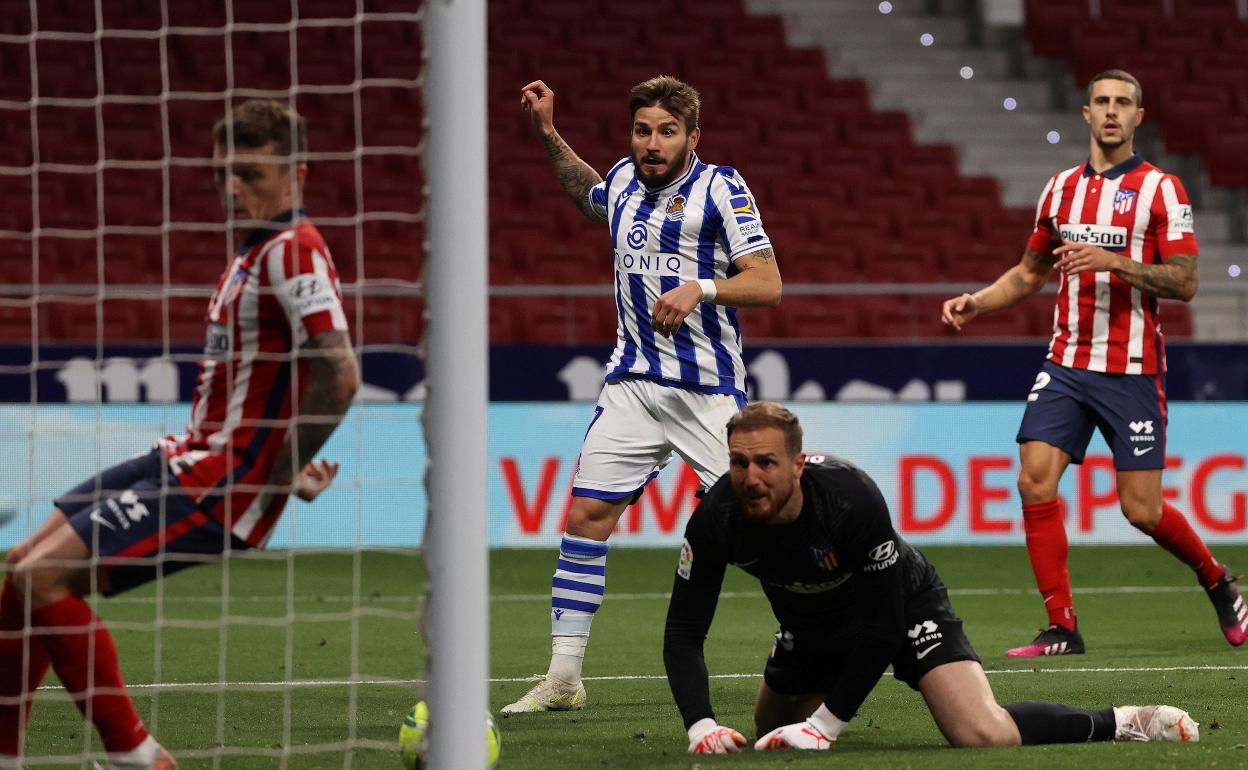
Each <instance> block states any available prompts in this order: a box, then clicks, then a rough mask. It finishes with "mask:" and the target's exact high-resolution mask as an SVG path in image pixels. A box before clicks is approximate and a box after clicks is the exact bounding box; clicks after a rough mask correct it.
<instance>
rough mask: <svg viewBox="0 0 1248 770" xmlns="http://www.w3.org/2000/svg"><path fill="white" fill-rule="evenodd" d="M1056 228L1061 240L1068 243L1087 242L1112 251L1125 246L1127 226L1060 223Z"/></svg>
mask: <svg viewBox="0 0 1248 770" xmlns="http://www.w3.org/2000/svg"><path fill="white" fill-rule="evenodd" d="M1057 230H1058V234H1060V235H1061V236H1062V240H1063V241H1067V242H1070V243H1087V244H1090V245H1092V246H1100V247H1101V248H1102V249H1113V250H1114V251H1122V250H1123V249H1125V248H1127V228H1125V227H1120V226H1118V225H1061V226H1060V227H1058V229H1057Z"/></svg>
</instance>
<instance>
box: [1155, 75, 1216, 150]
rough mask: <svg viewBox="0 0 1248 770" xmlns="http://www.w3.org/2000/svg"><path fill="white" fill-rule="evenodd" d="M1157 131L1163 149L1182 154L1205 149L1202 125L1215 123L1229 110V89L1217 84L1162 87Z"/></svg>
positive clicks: (1204, 126)
mask: <svg viewBox="0 0 1248 770" xmlns="http://www.w3.org/2000/svg"><path fill="white" fill-rule="evenodd" d="M1159 101H1160V102H1161V103H1162V105H1163V110H1164V112H1163V117H1162V121H1161V131H1162V134H1163V135H1164V136H1165V139H1166V149H1167V150H1169V151H1170V152H1177V153H1183V154H1186V155H1199V154H1201V153H1203V152H1204V150H1205V128H1206V126H1208V125H1211V124H1214V123H1217V122H1218V121H1219V120H1220V119H1222V118H1223V117H1225V116H1226V115H1227V113H1229V112H1230V111H1231V109H1232V105H1231V91H1230V89H1229V88H1228V87H1227V86H1223V85H1217V84H1212V83H1211V84H1208V85H1205V84H1195V83H1189V84H1183V85H1175V86H1172V87H1170V88H1167V89H1163V90H1162V92H1161V94H1160V97H1159Z"/></svg>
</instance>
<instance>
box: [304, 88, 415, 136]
mask: <svg viewBox="0 0 1248 770" xmlns="http://www.w3.org/2000/svg"><path fill="white" fill-rule="evenodd" d="M424 114H425V111H424V105H423V103H422V101H421V94H420V91H419V90H417V89H414V88H365V89H362V90H361V91H360V120H361V123H362V124H363V131H364V137H363V140H364V141H363V144H364V145H365V146H368V147H409V146H411V145H413V144H414V143H415V141H416V138H417V137H419V136H421V135H422V133H423V131H424V129H423V128H422V126H421V123H422V121H423V120H424ZM351 115H352V113H351V112H347V118H348V119H349V118H350V117H351ZM309 130H311V124H310V123H309ZM352 133H354V132H352ZM310 144H311V139H310V138H309V145H310Z"/></svg>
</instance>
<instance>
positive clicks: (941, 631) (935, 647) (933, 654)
mask: <svg viewBox="0 0 1248 770" xmlns="http://www.w3.org/2000/svg"><path fill="white" fill-rule="evenodd" d="M905 618H906V631H905V637H904V638H903V640H902V644H901V647H900V648H899V649H898V650H897V655H896V656H895V657H894V658H893V675H894V676H895V677H896V678H898V679H900V680H901V681H903V682H905V683H906V684H908V685H910V687H911V688H913V689H915V690H917V689H919V680H920V679H922V678H923V677H924V676H925V675H926V674H927V672H929V671H931V670H932V669H934V668H936V667H937V666H940V665H943V664H945V663H954V662H956V661H960V660H973V661H975V662H977V663H978V662H979V656H978V655H976V654H975V650H974V648H972V647H971V642H970V640H968V639H967V638H966V634H965V633H963V631H962V620H961V619H960V618H959V617H958V616H957V615H955V614H954V612H953V607H952V606H950V604H949V593H948V591H946V590H945V585H944V583H942V582H941V581H940V579H939V578H937V579H936V582H935V584H934V585H933V586H932V587H931V588H929V589H928V590H926V591H924V592H922V593H920V594H916V595H914V596H911V597H910V598H909V599H908V600H907V601H906V611H905ZM855 643H856V640H855V638H854V637H852V636H850V637H846V636H845V635H833V634H820V633H818V632H812V633H802V634H797V633H794V632H791V631H789V630H787V629H785V628H783V627H782V628H781V629H780V630H779V631H778V632H777V633H776V640H775V644H774V645H772V648H771V654H770V655H769V656H768V657H767V665H766V667H765V668H764V669H763V680H764V681H766V682H767V686H768V687H770V688H771V689H772V690H774V691H775V692H777V693H779V694H781V695H811V694H816V693H826V692H829V691H830V690H831V689H832V687H833V685H834V684H835V683H836V681H837V679H838V678H839V677H840V675H841V670H842V668H843V667H844V664H845V661H846V660H847V658H848V656H849V653H850V651H851V650H852V649H853V645H854V644H855Z"/></svg>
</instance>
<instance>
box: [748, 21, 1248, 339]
mask: <svg viewBox="0 0 1248 770" xmlns="http://www.w3.org/2000/svg"><path fill="white" fill-rule="evenodd" d="M748 5H749V7H750V8H751V10H752V11H754V12H760V13H761V12H767V13H779V14H781V16H782V17H783V18H784V20H785V24H786V29H788V30H789V40H790V42H791V43H792V44H794V45H817V46H819V47H820V49H821V50H822V51H823V52H824V54H825V56H826V57H827V60H828V63H829V66H830V68H831V70H832V71H834V72H843V73H849V74H853V75H857V76H860V77H862V78H864V79H865V80H866V81H867V82H868V83H869V84H870V86H871V92H872V96H873V99H874V102H875V104H877V105H878V106H879V107H881V108H886V109H904V110H906V111H907V112H908V114H909V115H910V117H911V119H912V121H913V123H914V126H915V136H916V139H917V140H919V141H923V142H948V143H950V144H952V145H953V146H954V147H955V148H956V149H957V151H958V156H959V161H960V163H959V169H960V171H961V172H962V173H965V174H992V175H995V176H996V177H997V178H998V179H999V180H1000V181H1001V184H1002V189H1003V197H1004V200H1005V201H1006V203H1008V204H1010V205H1016V206H1034V205H1035V200H1036V198H1037V197H1038V194H1039V191H1040V189H1041V187H1042V185H1043V183H1044V181H1045V180H1047V179H1048V177H1049V176H1051V175H1052V174H1053V173H1054V171H1056V170H1058V169H1061V168H1066V167H1069V166H1070V165H1073V164H1074V163H1076V162H1078V161H1079V160H1081V159H1082V158H1083V157H1085V156H1086V152H1087V150H1086V142H1087V139H1086V137H1087V126H1086V124H1084V123H1083V121H1082V119H1081V117H1080V116H1079V113H1078V106H1079V105H1080V104H1082V103H1083V98H1084V97H1083V94H1084V90H1083V89H1084V88H1085V87H1086V84H1087V82H1088V80H1089V79H1090V78H1091V77H1092V76H1093V75H1095V74H1096V73H1097V72H1100V71H1102V70H1104V69H1109V68H1111V67H1115V66H1119V67H1123V68H1126V69H1128V70H1131V71H1132V72H1134V73H1135V74H1137V75H1138V76H1139V77H1140V78H1141V80H1142V81H1143V83H1144V86H1145V97H1146V98H1145V106H1146V109H1147V114H1148V120H1147V121H1146V122H1145V124H1144V126H1143V127H1142V128H1141V130H1140V133H1139V143H1140V145H1141V147H1142V150H1143V152H1144V154H1145V155H1146V157H1148V158H1150V159H1151V160H1153V161H1154V162H1156V163H1158V164H1159V165H1160V166H1162V167H1163V168H1166V169H1167V170H1170V171H1174V172H1175V173H1178V174H1179V175H1180V176H1181V178H1182V179H1183V180H1184V182H1185V183H1186V185H1187V187H1188V190H1189V193H1190V194H1191V195H1192V198H1193V200H1194V202H1195V203H1196V204H1197V222H1198V227H1199V233H1200V238H1201V252H1202V274H1203V276H1204V277H1205V279H1206V280H1209V279H1213V280H1217V279H1219V278H1225V277H1226V276H1227V269H1228V268H1229V267H1230V265H1231V264H1239V265H1241V266H1242V265H1243V263H1244V262H1245V247H1244V245H1243V240H1244V228H1245V224H1244V216H1245V196H1244V188H1245V187H1248V144H1246V143H1245V138H1246V137H1248V132H1246V131H1245V130H1244V129H1245V127H1246V126H1248V120H1246V119H1245V117H1244V115H1245V114H1248V112H1245V110H1248V98H1246V97H1248V93H1245V91H1248V54H1246V53H1245V51H1248V43H1245V40H1248V29H1246V28H1245V22H1244V21H1243V20H1242V13H1243V11H1242V9H1241V8H1240V5H1241V4H1240V3H1239V2H1238V0H1172V1H1169V0H1167V1H1166V2H1163V0H1103V1H1102V2H1101V3H1099V6H1100V17H1099V18H1097V19H1093V18H1092V6H1093V5H1095V4H1092V3H1089V2H1088V0H1030V1H1029V2H1028V3H1027V21H1028V23H1027V25H1026V27H1025V30H1024V29H1019V28H991V27H986V26H984V25H983V24H982V23H980V22H979V17H978V15H976V14H975V13H973V12H970V11H968V10H967V9H968V4H966V3H961V2H950V1H949V0H945V1H944V2H941V0H897V1H896V2H892V3H889V4H878V5H877V4H875V3H822V2H818V1H817V0H749V2H748ZM884 5H887V6H888V8H887V10H889V13H887V14H885V13H882V12H881V7H882V6H884ZM881 50H887V51H888V52H889V54H888V56H886V57H885V56H880V53H879V52H880V51H881ZM968 68H969V69H968ZM1215 115H1216V116H1217V117H1216V118H1215V117H1214V116H1215ZM1193 116H1194V117H1195V119H1193ZM1158 129H1160V131H1159V130H1158ZM1215 157H1217V158H1218V159H1219V160H1218V161H1217V162H1216V163H1215V162H1213V158H1215ZM1202 204H1203V205H1202ZM1193 306H1194V309H1195V310H1196V313H1197V318H1198V323H1197V325H1198V327H1199V330H1200V338H1201V339H1208V340H1216V339H1236V340H1238V339H1243V338H1244V337H1245V335H1248V329H1245V328H1244V317H1245V315H1244V308H1243V306H1242V299H1241V298H1240V297H1239V296H1238V295H1231V294H1218V293H1214V292H1210V291H1205V292H1203V293H1202V294H1200V295H1198V298H1197V300H1196V302H1195V303H1193ZM1188 311H1189V309H1188V307H1187V306H1167V307H1166V308H1165V310H1164V311H1163V319H1164V320H1163V322H1164V324H1165V327H1166V329H1167V334H1168V336H1171V337H1175V336H1187V335H1190V334H1191V332H1192V328H1191V327H1192V321H1191V319H1190V316H1189V312H1188Z"/></svg>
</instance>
